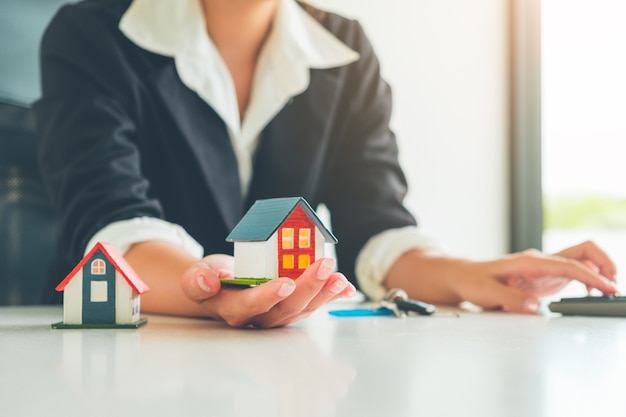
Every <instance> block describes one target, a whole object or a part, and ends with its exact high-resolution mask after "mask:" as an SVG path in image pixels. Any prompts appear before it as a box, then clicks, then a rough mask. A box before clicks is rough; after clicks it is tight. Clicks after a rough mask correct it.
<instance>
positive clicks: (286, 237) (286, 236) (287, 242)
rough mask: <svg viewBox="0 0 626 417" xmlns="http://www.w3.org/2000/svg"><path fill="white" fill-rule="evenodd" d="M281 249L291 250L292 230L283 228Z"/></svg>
mask: <svg viewBox="0 0 626 417" xmlns="http://www.w3.org/2000/svg"><path fill="white" fill-rule="evenodd" d="M281 243H282V247H283V249H293V228H291V227H284V228H283V231H282V236H281Z"/></svg>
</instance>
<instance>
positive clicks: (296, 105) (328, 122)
mask: <svg viewBox="0 0 626 417" xmlns="http://www.w3.org/2000/svg"><path fill="white" fill-rule="evenodd" d="M338 72H339V71H338V70H312V71H311V81H310V85H309V88H308V89H307V91H306V92H305V93H303V94H300V95H299V96H297V97H294V98H293V100H292V101H291V102H290V104H288V105H287V106H286V107H285V108H284V109H283V110H282V111H281V112H280V113H278V115H276V117H275V118H274V119H273V120H272V121H271V122H270V123H269V124H268V126H267V127H266V128H265V129H264V131H263V133H262V137H261V141H260V143H259V147H258V149H257V154H256V157H255V163H254V174H253V178H252V182H251V184H250V192H249V195H248V198H247V199H246V207H249V206H250V205H252V203H254V201H256V200H257V199H260V198H271V197H287V196H301V197H305V198H306V199H307V201H308V202H309V203H311V205H313V207H315V206H316V205H317V204H318V203H319V198H320V196H319V195H318V188H319V185H320V180H321V179H322V178H324V173H325V169H324V165H325V164H326V163H327V156H328V152H327V151H328V146H329V145H330V143H329V141H330V139H331V130H332V126H333V125H334V123H335V120H334V119H335V117H336V116H337V105H338V98H339V91H340V88H338V84H339V75H338Z"/></svg>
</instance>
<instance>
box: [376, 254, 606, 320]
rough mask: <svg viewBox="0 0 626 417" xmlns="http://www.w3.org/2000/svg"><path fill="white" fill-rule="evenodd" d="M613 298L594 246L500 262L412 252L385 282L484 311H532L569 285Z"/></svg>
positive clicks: (414, 294) (434, 299) (516, 256)
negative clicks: (573, 282) (541, 300)
mask: <svg viewBox="0 0 626 417" xmlns="http://www.w3.org/2000/svg"><path fill="white" fill-rule="evenodd" d="M572 280H576V281H580V282H582V283H583V284H585V285H586V286H587V288H588V289H591V288H597V289H598V290H600V291H601V292H603V293H604V294H615V293H617V288H616V287H615V264H614V263H613V262H612V261H611V259H610V258H609V256H608V255H607V254H606V253H605V252H604V251H602V250H601V249H600V248H599V247H598V246H596V245H595V244H594V243H593V242H585V243H582V244H580V245H577V246H573V247H571V248H567V249H565V250H563V251H561V252H558V253H556V254H554V255H546V254H543V253H541V252H539V251H537V250H528V251H524V252H520V253H515V254H512V255H508V256H504V257H502V258H499V259H496V260H493V261H486V262H473V261H468V260H463V259H455V258H450V257H445V256H441V255H438V254H433V253H430V252H429V251H427V250H413V251H409V252H407V253H405V254H404V255H403V256H401V257H400V258H399V259H398V260H397V261H396V262H395V263H394V265H393V266H392V267H391V269H390V270H389V272H388V274H387V277H386V279H385V285H386V286H387V287H388V288H402V289H404V290H405V291H406V292H407V293H408V294H409V296H410V297H412V298H417V299H420V300H423V301H426V302H431V303H441V304H456V303H460V302H462V301H469V302H471V303H473V304H476V305H478V306H480V307H483V308H487V309H498V308H499V309H504V310H508V311H515V312H524V313H536V312H537V310H538V309H539V305H540V304H539V298H540V297H544V296H547V295H550V294H554V293H556V292H557V291H559V290H561V289H562V288H563V287H564V286H565V285H567V284H568V283H569V282H570V281H572Z"/></svg>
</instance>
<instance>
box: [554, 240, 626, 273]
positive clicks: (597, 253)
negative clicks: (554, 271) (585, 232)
mask: <svg viewBox="0 0 626 417" xmlns="http://www.w3.org/2000/svg"><path fill="white" fill-rule="evenodd" d="M555 255H557V256H562V257H565V258H570V259H576V260H577V261H580V262H584V263H588V262H590V263H591V264H593V265H594V266H595V267H596V268H598V271H597V272H598V273H599V274H600V275H602V276H604V277H606V278H608V279H609V280H611V281H615V280H616V278H615V277H616V275H617V267H616V266H615V263H614V262H613V261H612V260H611V257H610V256H609V255H608V254H607V253H606V252H605V251H603V250H602V249H601V248H600V247H599V246H598V245H596V244H595V243H594V242H591V241H587V242H583V243H581V244H579V245H576V246H572V247H570V248H567V249H565V250H562V251H560V252H558V253H556V254H555Z"/></svg>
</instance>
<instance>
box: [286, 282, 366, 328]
mask: <svg viewBox="0 0 626 417" xmlns="http://www.w3.org/2000/svg"><path fill="white" fill-rule="evenodd" d="M355 295H356V289H355V288H354V285H352V284H351V283H350V282H349V281H348V279H347V278H346V277H345V276H344V275H343V274H342V273H339V272H335V273H333V274H331V275H330V276H329V277H328V280H327V281H326V284H325V285H324V287H322V289H321V290H320V292H319V293H317V295H316V296H315V297H313V298H312V299H311V301H309V303H308V305H306V306H305V307H304V308H303V309H302V311H300V313H298V314H294V315H291V316H285V317H284V318H283V319H282V320H278V321H277V322H276V325H278V326H286V325H288V324H290V323H292V322H294V321H296V320H300V319H304V318H306V317H308V316H309V315H311V313H313V312H314V311H315V310H317V309H318V308H320V307H321V306H323V305H324V304H326V303H329V302H331V301H334V300H336V299H339V298H349V297H353V296H355Z"/></svg>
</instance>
